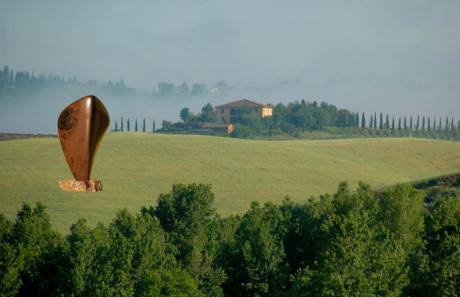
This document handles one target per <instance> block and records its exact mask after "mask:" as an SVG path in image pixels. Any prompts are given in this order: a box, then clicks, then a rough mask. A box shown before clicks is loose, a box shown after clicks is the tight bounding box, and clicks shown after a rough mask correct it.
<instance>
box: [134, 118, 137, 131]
mask: <svg viewBox="0 0 460 297" xmlns="http://www.w3.org/2000/svg"><path fill="white" fill-rule="evenodd" d="M134 132H137V118H136V122H134Z"/></svg>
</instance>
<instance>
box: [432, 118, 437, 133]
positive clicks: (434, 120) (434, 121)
mask: <svg viewBox="0 0 460 297" xmlns="http://www.w3.org/2000/svg"><path fill="white" fill-rule="evenodd" d="M433 131H436V118H433Z"/></svg>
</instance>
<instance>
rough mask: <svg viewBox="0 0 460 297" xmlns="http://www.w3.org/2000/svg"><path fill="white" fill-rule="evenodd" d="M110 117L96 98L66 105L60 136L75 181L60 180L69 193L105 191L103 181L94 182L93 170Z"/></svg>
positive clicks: (81, 99)
mask: <svg viewBox="0 0 460 297" xmlns="http://www.w3.org/2000/svg"><path fill="white" fill-rule="evenodd" d="M109 122H110V119H109V114H108V112H107V110H106V109H105V106H104V104H102V102H101V101H100V100H99V99H98V98H97V97H96V96H93V95H90V96H85V97H82V98H80V99H78V100H77V101H75V102H73V103H72V104H70V105H69V106H67V107H66V108H65V109H64V110H63V111H62V112H61V114H60V115H59V119H58V133H59V139H60V140H61V145H62V150H63V151H64V155H65V158H66V160H67V163H68V164H69V167H70V170H71V171H72V174H73V176H74V177H75V180H61V181H60V182H59V186H60V187H61V189H62V190H64V191H68V192H96V191H101V190H102V183H101V181H100V180H91V179H90V176H91V167H92V165H93V163H94V157H95V155H96V150H97V147H98V145H99V143H100V141H101V139H102V136H103V135H104V133H105V131H106V130H107V128H108V127H109Z"/></svg>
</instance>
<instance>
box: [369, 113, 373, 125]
mask: <svg viewBox="0 0 460 297" xmlns="http://www.w3.org/2000/svg"><path fill="white" fill-rule="evenodd" d="M373 127H374V117H373V116H372V114H371V121H370V122H369V128H373Z"/></svg>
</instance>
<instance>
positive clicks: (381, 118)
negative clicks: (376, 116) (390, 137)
mask: <svg viewBox="0 0 460 297" xmlns="http://www.w3.org/2000/svg"><path fill="white" fill-rule="evenodd" d="M379 129H383V114H382V113H380V122H379Z"/></svg>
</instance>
